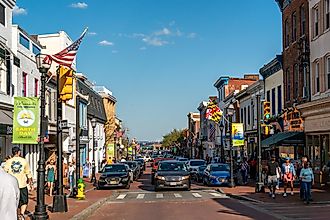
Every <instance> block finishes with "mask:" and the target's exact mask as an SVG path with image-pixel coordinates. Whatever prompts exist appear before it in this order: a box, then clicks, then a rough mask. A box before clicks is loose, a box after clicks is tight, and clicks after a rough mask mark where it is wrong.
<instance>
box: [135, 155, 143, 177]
mask: <svg viewBox="0 0 330 220" xmlns="http://www.w3.org/2000/svg"><path fill="white" fill-rule="evenodd" d="M134 161H136V162H138V164H139V165H140V168H141V174H142V171H145V170H146V163H145V162H144V160H143V158H137V159H135V160H134Z"/></svg>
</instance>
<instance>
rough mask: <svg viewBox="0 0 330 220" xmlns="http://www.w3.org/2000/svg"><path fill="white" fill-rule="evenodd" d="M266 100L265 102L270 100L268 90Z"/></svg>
mask: <svg viewBox="0 0 330 220" xmlns="http://www.w3.org/2000/svg"><path fill="white" fill-rule="evenodd" d="M266 100H267V102H270V90H268V91H267V97H266Z"/></svg>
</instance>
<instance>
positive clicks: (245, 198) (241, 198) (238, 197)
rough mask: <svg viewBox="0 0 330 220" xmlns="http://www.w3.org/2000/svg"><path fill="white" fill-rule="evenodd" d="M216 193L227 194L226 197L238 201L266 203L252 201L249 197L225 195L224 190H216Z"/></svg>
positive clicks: (257, 201) (256, 201)
mask: <svg viewBox="0 0 330 220" xmlns="http://www.w3.org/2000/svg"><path fill="white" fill-rule="evenodd" d="M216 191H218V192H220V193H222V194H226V196H228V197H230V198H233V199H238V200H242V201H248V202H254V203H264V202H262V201H259V200H256V199H251V198H249V197H247V196H241V195H236V194H231V193H225V192H224V191H223V190H222V189H216Z"/></svg>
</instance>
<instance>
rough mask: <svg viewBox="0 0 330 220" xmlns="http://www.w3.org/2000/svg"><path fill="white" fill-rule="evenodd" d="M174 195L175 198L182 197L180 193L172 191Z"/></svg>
mask: <svg viewBox="0 0 330 220" xmlns="http://www.w3.org/2000/svg"><path fill="white" fill-rule="evenodd" d="M174 197H175V198H182V196H181V195H180V194H178V193H174Z"/></svg>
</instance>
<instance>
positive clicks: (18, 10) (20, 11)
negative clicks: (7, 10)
mask: <svg viewBox="0 0 330 220" xmlns="http://www.w3.org/2000/svg"><path fill="white" fill-rule="evenodd" d="M13 14H14V15H26V14H27V10H26V9H25V8H20V7H18V6H17V5H15V7H14V10H13Z"/></svg>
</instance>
